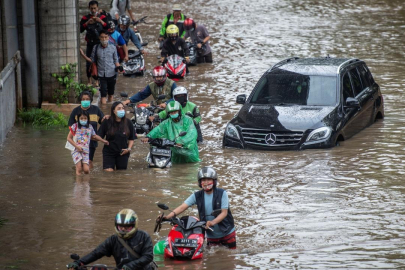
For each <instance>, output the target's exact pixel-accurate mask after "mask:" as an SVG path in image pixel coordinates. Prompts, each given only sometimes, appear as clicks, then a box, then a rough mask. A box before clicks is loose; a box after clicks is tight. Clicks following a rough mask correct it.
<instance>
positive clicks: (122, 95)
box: [120, 92, 128, 97]
mask: <svg viewBox="0 0 405 270" xmlns="http://www.w3.org/2000/svg"><path fill="white" fill-rule="evenodd" d="M120 96H121V97H128V94H127V93H125V92H121V93H120Z"/></svg>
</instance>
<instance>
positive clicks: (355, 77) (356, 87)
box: [349, 68, 363, 96]
mask: <svg viewBox="0 0 405 270" xmlns="http://www.w3.org/2000/svg"><path fill="white" fill-rule="evenodd" d="M349 73H350V78H351V79H352V86H353V91H354V96H357V95H358V94H360V92H361V91H363V85H362V84H361V80H360V75H359V73H358V72H357V69H356V68H353V69H352V70H350V71H349Z"/></svg>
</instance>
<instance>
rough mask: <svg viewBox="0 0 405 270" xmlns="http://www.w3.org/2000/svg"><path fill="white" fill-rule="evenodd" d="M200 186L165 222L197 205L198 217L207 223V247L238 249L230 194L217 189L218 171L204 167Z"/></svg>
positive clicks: (198, 176)
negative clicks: (215, 211)
mask: <svg viewBox="0 0 405 270" xmlns="http://www.w3.org/2000/svg"><path fill="white" fill-rule="evenodd" d="M197 179H198V186H199V187H200V188H202V189H201V190H200V191H197V192H195V193H194V194H192V195H191V196H190V197H188V198H187V200H185V202H184V203H183V204H182V205H180V206H179V207H177V208H176V209H174V210H173V211H172V212H171V213H170V214H168V215H167V216H164V217H163V220H167V219H171V218H172V217H174V216H176V215H179V214H181V213H183V212H184V211H185V210H186V209H187V208H189V207H190V206H192V205H195V204H196V205H197V208H198V215H199V216H200V220H201V221H205V222H206V229H208V228H209V227H210V228H212V229H213V231H211V230H206V236H207V245H208V246H216V245H222V246H226V247H228V248H230V249H235V248H236V233H235V224H234V219H233V216H232V213H231V209H230V208H229V200H228V194H227V193H226V191H225V190H224V189H221V188H218V187H217V182H218V177H217V173H216V171H215V170H214V169H213V168H211V167H203V168H202V169H201V170H200V171H199V172H198V175H197ZM218 209H221V213H220V214H219V215H217V216H212V215H211V213H212V212H213V211H214V210H218Z"/></svg>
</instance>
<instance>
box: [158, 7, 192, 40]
mask: <svg viewBox="0 0 405 270" xmlns="http://www.w3.org/2000/svg"><path fill="white" fill-rule="evenodd" d="M186 18H187V17H186V16H185V15H183V14H182V13H181V6H180V5H179V4H174V5H173V14H167V15H166V17H165V18H164V20H163V22H162V28H161V29H160V33H159V41H163V40H164V39H166V38H167V36H166V28H167V27H168V26H169V25H171V24H175V25H176V26H177V27H178V28H179V36H180V37H181V38H184V35H185V34H186V31H185V30H184V26H183V23H184V20H185V19H186Z"/></svg>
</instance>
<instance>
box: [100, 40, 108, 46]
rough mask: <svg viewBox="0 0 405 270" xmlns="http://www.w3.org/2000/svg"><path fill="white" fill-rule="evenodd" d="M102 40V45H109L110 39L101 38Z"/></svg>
mask: <svg viewBox="0 0 405 270" xmlns="http://www.w3.org/2000/svg"><path fill="white" fill-rule="evenodd" d="M100 42H101V44H102V45H108V40H101V41H100Z"/></svg>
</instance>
